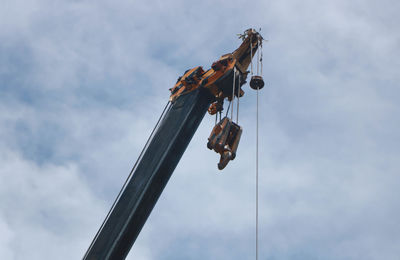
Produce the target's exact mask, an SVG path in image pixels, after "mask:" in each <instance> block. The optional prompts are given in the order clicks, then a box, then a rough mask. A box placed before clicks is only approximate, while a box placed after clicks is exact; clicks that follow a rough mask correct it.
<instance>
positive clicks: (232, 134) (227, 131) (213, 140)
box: [207, 117, 242, 170]
mask: <svg viewBox="0 0 400 260" xmlns="http://www.w3.org/2000/svg"><path fill="white" fill-rule="evenodd" d="M241 135H242V127H240V126H239V125H237V124H235V123H234V122H232V120H231V119H229V118H228V117H225V118H223V119H222V120H221V121H220V122H219V123H218V124H216V125H215V126H214V128H213V130H212V131H211V134H210V137H209V138H208V143H207V147H208V149H210V150H214V151H215V152H216V153H219V154H220V155H221V158H220V161H219V163H218V169H220V170H222V169H223V168H225V166H226V165H227V164H228V162H229V161H230V160H233V159H235V157H236V151H237V148H238V145H239V141H240V137H241Z"/></svg>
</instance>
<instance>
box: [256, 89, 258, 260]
mask: <svg viewBox="0 0 400 260" xmlns="http://www.w3.org/2000/svg"><path fill="white" fill-rule="evenodd" d="M258 91H259V89H258V88H257V113H256V122H257V123H256V260H258Z"/></svg>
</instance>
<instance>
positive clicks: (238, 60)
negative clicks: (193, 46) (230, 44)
mask: <svg viewBox="0 0 400 260" xmlns="http://www.w3.org/2000/svg"><path fill="white" fill-rule="evenodd" d="M239 38H241V39H242V40H243V42H242V44H241V45H240V46H239V48H237V49H236V50H235V51H234V52H232V53H228V54H225V55H222V56H221V58H219V60H217V61H216V62H214V63H213V64H212V65H211V68H210V69H209V70H207V71H204V70H203V68H202V67H200V66H199V67H195V68H193V69H189V70H187V71H186V72H185V73H184V74H183V75H182V76H181V77H179V78H178V80H177V82H176V84H175V86H174V87H173V88H171V89H170V91H171V96H170V101H171V102H174V101H175V100H176V99H177V98H178V97H179V96H182V95H185V94H187V93H189V92H192V91H194V90H196V89H198V88H204V89H207V90H208V91H209V92H210V93H211V94H212V96H213V97H214V101H213V102H212V104H211V105H210V107H209V109H208V112H209V114H211V115H216V124H215V127H214V129H213V130H212V132H211V134H210V137H209V138H208V143H207V147H208V148H209V149H211V150H214V151H215V152H217V153H219V154H220V155H221V158H220V161H219V163H218V168H219V169H220V170H222V169H223V168H225V166H226V165H227V164H228V162H229V161H230V160H233V159H234V158H235V156H236V150H237V147H238V144H239V140H240V136H241V134H242V128H241V127H240V126H239V125H238V112H239V98H240V97H242V96H243V95H244V91H243V90H242V86H243V85H244V84H245V83H246V78H247V75H248V74H249V73H251V80H250V87H251V88H253V89H261V88H262V87H263V86H264V81H263V78H262V77H261V76H260V75H253V64H252V59H253V57H254V55H255V54H256V52H257V50H261V49H262V42H263V38H262V36H261V34H260V33H259V32H257V31H256V30H254V29H248V30H246V31H245V32H244V33H243V34H240V35H239ZM260 52H261V51H259V52H258V53H257V74H258V72H259V70H258V67H259V64H261V62H262V53H261V58H260ZM249 66H251V71H248V68H249ZM261 74H262V64H261ZM235 97H236V98H237V99H238V100H237V111H236V112H237V120H236V123H235V122H233V102H234V99H235ZM225 99H227V100H228V101H229V106H228V108H227V113H226V116H225V117H224V118H221V114H222V110H223V103H224V100H225ZM231 106H232V108H231V118H229V117H228V112H229V109H230V107H231ZM218 113H219V115H220V118H219V120H220V121H219V123H217V117H218Z"/></svg>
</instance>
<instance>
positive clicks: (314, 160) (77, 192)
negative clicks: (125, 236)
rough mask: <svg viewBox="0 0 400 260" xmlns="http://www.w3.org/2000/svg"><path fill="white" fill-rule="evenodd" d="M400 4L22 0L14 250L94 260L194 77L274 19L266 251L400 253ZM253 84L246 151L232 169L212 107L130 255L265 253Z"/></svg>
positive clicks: (7, 208)
mask: <svg viewBox="0 0 400 260" xmlns="http://www.w3.org/2000/svg"><path fill="white" fill-rule="evenodd" d="M397 5H398V4H397V3H396V2H392V3H391V2H389V1H383V2H380V3H379V4H375V3H372V1H367V2H365V1H352V2H346V1H336V2H328V1H322V2H321V1H279V2H278V1H272V2H271V1H270V2H263V1H254V2H252V4H251V6H249V5H248V3H245V2H244V1H233V2H230V3H229V4H226V3H225V2H223V1H213V2H210V1H208V2H207V1H206V2H204V1H203V2H197V3H193V2H187V1H174V2H165V1H152V2H151V3H148V2H138V1H114V2H112V3H108V2H106V1H100V2H99V1H96V2H94V1H56V2H54V1H24V2H22V1H5V2H4V3H3V5H2V6H5V8H1V10H0V17H1V18H0V39H1V43H0V59H1V60H0V82H1V83H0V90H1V92H2V93H1V96H0V102H1V103H0V104H1V105H0V109H1V110H0V111H1V112H0V124H1V127H0V138H1V139H0V149H1V167H0V171H1V175H0V178H1V183H2V185H1V188H0V193H1V202H2V203H1V206H0V230H1V235H0V241H1V243H0V244H1V247H0V252H1V253H0V258H2V259H3V258H4V259H26V258H29V259H43V258H50V259H51V258H57V259H60V257H61V258H62V259H75V258H79V257H81V256H82V255H83V253H84V251H85V250H86V248H87V247H88V246H89V243H90V241H91V239H92V238H93V236H94V234H95V231H96V230H97V228H98V227H99V226H100V223H101V221H102V220H103V218H104V217H105V214H106V212H107V210H108V206H109V205H110V204H111V202H112V200H113V199H114V197H115V196H116V194H117V192H118V190H119V188H120V186H121V185H122V183H123V181H124V178H125V177H126V176H127V174H128V172H129V170H130V167H131V166H132V164H133V161H134V160H135V158H136V156H137V154H138V153H139V151H140V149H141V146H142V145H143V144H144V142H145V139H146V138H147V135H148V134H149V133H150V130H151V129H152V125H153V124H154V123H155V122H156V119H157V117H158V115H159V113H160V112H161V110H162V107H163V105H164V104H165V102H166V100H167V99H168V91H167V90H168V88H170V87H171V86H172V85H173V84H174V82H175V80H176V77H177V76H179V75H180V74H181V73H183V71H184V70H185V69H187V68H189V67H193V66H197V65H203V66H204V67H205V68H207V67H208V66H209V65H210V64H211V63H212V62H213V61H214V60H216V59H217V58H218V57H219V55H222V54H224V53H226V52H230V51H232V50H233V49H234V48H236V47H237V46H238V45H239V43H240V42H239V40H236V39H235V34H236V33H240V32H241V31H243V30H245V29H247V28H249V27H262V28H263V32H264V33H263V34H264V36H265V38H267V39H268V40H269V42H268V43H266V44H265V46H264V77H265V80H266V83H267V86H266V88H264V89H263V90H262V92H261V93H260V98H261V105H260V111H261V125H260V129H261V131H260V132H261V136H260V142H261V146H260V152H261V154H260V156H261V160H260V169H261V172H260V174H261V178H260V181H261V183H260V187H261V193H260V203H261V204H260V217H261V219H260V228H261V230H260V232H261V233H260V238H261V240H260V245H261V257H262V258H263V259H264V258H268V259H273V258H276V259H315V258H322V259H360V258H362V259H396V258H397V257H398V255H399V249H398V247H397V246H396V245H398V243H399V238H400V230H399V229H398V228H397V226H398V225H396V222H397V221H396V220H397V219H398V218H399V215H400V209H399V207H398V203H397V201H396V198H397V197H398V196H399V192H398V191H397V187H396V183H398V182H399V178H400V177H399V174H398V171H399V165H398V162H397V158H398V156H399V149H398V147H397V146H398V145H397V143H398V141H399V137H400V135H399V134H398V131H397V129H398V128H399V126H400V122H399V120H398V119H397V117H398V116H397V115H398V113H399V111H400V107H399V105H398V98H399V95H400V93H399V91H398V88H397V82H399V80H400V79H399V76H398V67H399V61H398V60H397V59H396V58H395V57H397V56H399V48H398V47H399V39H400V37H399V36H400V35H399V31H398V29H397V24H398V20H399V18H398V16H397V13H396V11H395V10H396V7H397ZM397 9H398V8H397ZM245 91H246V95H245V97H244V98H243V100H242V101H241V115H240V122H241V124H243V127H244V134H243V137H242V141H241V144H240V146H239V154H238V157H237V159H235V161H233V162H231V163H230V164H229V165H228V167H227V169H226V170H225V171H223V172H222V173H220V172H219V171H218V170H217V169H216V163H217V161H218V156H217V154H215V153H213V152H211V151H209V150H208V149H207V148H206V146H205V143H206V138H207V137H208V134H209V131H211V129H212V124H213V120H214V119H213V118H209V117H208V116H206V117H205V119H204V120H203V121H204V122H203V123H202V125H201V126H200V128H199V130H198V132H197V133H196V135H195V137H194V138H193V140H192V143H191V144H190V146H189V148H188V149H187V151H186V153H185V155H184V156H183V158H182V160H181V163H180V164H179V166H178V167H177V169H176V171H175V173H174V175H173V176H172V178H171V180H170V182H169V184H168V185H167V188H166V189H165V191H164V193H163V194H162V196H161V198H160V201H159V202H158V204H157V205H156V207H155V209H154V211H153V213H152V215H151V216H150V218H149V221H148V222H147V224H146V225H145V227H144V229H143V231H142V232H141V234H140V236H139V238H138V240H137V242H136V244H135V245H134V247H133V249H132V252H131V253H130V255H129V257H128V258H131V259H133V258H135V259H188V258H189V259H208V258H211V259H216V258H218V259H249V258H250V259H251V258H253V256H254V234H253V232H254V141H255V139H254V132H255V129H254V118H255V115H254V111H255V105H254V100H255V93H254V92H253V91H252V90H250V89H249V88H247V90H246V89H245ZM193 165H196V167H193ZM55 256H57V257H55Z"/></svg>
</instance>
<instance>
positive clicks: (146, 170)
mask: <svg viewBox="0 0 400 260" xmlns="http://www.w3.org/2000/svg"><path fill="white" fill-rule="evenodd" d="M261 39H262V37H261V36H260V35H259V34H258V33H257V32H255V31H254V30H247V31H246V32H245V35H244V36H243V43H242V44H241V46H240V47H239V48H238V49H237V50H236V51H235V52H233V53H230V54H227V55H223V56H222V57H221V58H220V59H219V60H218V61H216V62H215V63H214V64H213V65H212V67H211V69H209V70H207V71H203V69H202V68H201V67H196V68H193V69H191V70H188V71H186V72H185V74H184V75H183V76H182V77H180V78H179V79H178V81H177V83H176V84H175V86H174V87H173V88H172V89H170V90H171V97H170V102H171V106H169V107H168V108H167V111H166V112H165V114H164V116H163V117H162V118H161V121H160V124H159V126H158V127H157V128H156V129H155V132H154V135H153V136H152V138H151V139H150V142H149V144H148V146H147V147H146V148H145V150H144V153H143V156H141V157H139V159H138V162H137V164H136V167H134V169H133V175H130V176H131V177H129V178H128V180H127V182H126V184H125V185H124V187H123V189H122V190H121V193H120V195H119V196H118V197H117V199H116V201H115V203H114V205H113V207H112V208H111V210H110V212H109V214H108V215H107V217H106V219H105V221H104V222H103V224H102V226H101V227H100V229H99V231H98V232H97V234H96V236H95V238H94V239H93V241H92V243H91V245H90V247H89V249H88V250H87V252H86V254H85V256H84V257H83V259H84V260H102V259H107V260H108V259H113V260H114V259H125V257H126V256H127V254H128V252H129V250H130V249H131V247H132V245H133V243H134V242H135V240H136V238H137V236H138V235H139V233H140V231H141V229H142V227H143V226H144V224H145V222H146V220H147V218H148V217H149V215H150V213H151V211H152V209H153V208H154V206H155V204H156V202H157V200H158V198H159V197H160V195H161V193H162V191H163V190H164V188H165V186H166V184H167V182H168V180H169V178H170V177H171V175H172V173H173V171H174V169H175V167H176V166H177V164H178V162H179V160H180V158H181V157H182V155H183V153H184V152H185V150H186V148H187V146H188V145H189V142H190V140H191V139H192V137H193V135H194V133H195V132H196V130H197V128H198V126H199V125H200V123H201V121H202V119H203V117H204V115H205V113H206V112H207V109H208V110H209V112H210V111H213V109H212V107H210V105H211V104H214V105H215V102H221V100H222V101H223V99H224V98H228V99H229V98H230V99H231V100H232V99H233V98H234V94H233V93H237V94H236V95H237V97H238V98H239V97H240V96H242V95H243V93H244V92H243V91H242V90H241V86H242V85H243V84H244V83H245V78H246V76H247V74H248V71H246V70H247V68H248V66H249V64H250V62H251V59H252V57H253V55H254V52H255V50H257V48H258V46H259V43H260V41H261ZM234 78H235V79H238V80H234ZM235 82H236V85H235ZM232 85H233V88H234V91H232ZM210 113H213V112H210ZM240 131H241V129H240ZM226 133H227V134H228V133H229V132H226ZM239 138H240V136H239ZM218 140H219V139H218ZM237 143H238V140H237V141H236V143H235V147H236V148H237ZM209 148H210V147H209ZM210 149H211V148H210ZM235 151H236V150H235ZM222 152H224V153H225V154H226V153H227V152H226V150H224V151H222ZM221 156H222V153H221ZM226 158H228V159H226ZM226 158H225V163H224V166H223V167H225V165H226V163H227V162H228V161H229V160H233V158H234V157H233V158H231V157H226ZM223 167H222V168H223Z"/></svg>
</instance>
